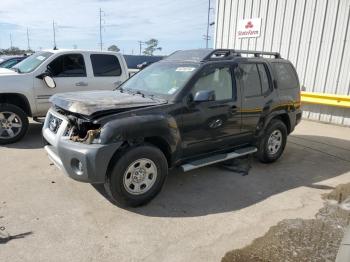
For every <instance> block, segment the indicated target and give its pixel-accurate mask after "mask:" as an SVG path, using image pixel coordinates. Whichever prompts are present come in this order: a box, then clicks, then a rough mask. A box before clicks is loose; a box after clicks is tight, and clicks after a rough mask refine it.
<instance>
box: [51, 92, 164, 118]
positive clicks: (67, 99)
mask: <svg viewBox="0 0 350 262" xmlns="http://www.w3.org/2000/svg"><path fill="white" fill-rule="evenodd" d="M50 102H52V103H53V104H54V105H56V106H58V107H60V108H62V109H64V110H67V111H70V112H73V113H78V114H82V115H87V116H90V115H92V114H94V113H97V112H102V111H107V110H118V109H131V108H137V107H146V106H153V105H159V104H164V103H166V100H160V99H152V98H150V97H147V96H145V97H143V96H142V95H138V94H130V93H126V92H120V91H84V92H70V93H61V94H56V95H53V96H52V97H51V98H50Z"/></svg>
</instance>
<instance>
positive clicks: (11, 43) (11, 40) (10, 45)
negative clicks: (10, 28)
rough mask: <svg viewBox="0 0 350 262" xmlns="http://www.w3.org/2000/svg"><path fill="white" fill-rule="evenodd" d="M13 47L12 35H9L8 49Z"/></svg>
mask: <svg viewBox="0 0 350 262" xmlns="http://www.w3.org/2000/svg"><path fill="white" fill-rule="evenodd" d="M12 47H13V45H12V34H10V49H12Z"/></svg>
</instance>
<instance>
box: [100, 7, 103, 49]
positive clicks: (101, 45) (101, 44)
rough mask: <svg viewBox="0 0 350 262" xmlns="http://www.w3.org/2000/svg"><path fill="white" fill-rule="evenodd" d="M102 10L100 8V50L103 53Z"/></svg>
mask: <svg viewBox="0 0 350 262" xmlns="http://www.w3.org/2000/svg"><path fill="white" fill-rule="evenodd" d="M102 13H103V11H102V9H101V8H100V49H101V51H102V47H103V42H102Z"/></svg>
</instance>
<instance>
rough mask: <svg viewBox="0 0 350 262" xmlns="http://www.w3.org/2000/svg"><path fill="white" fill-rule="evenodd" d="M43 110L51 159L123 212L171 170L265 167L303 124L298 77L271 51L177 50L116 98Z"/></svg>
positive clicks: (62, 100) (62, 98) (110, 94)
mask: <svg viewBox="0 0 350 262" xmlns="http://www.w3.org/2000/svg"><path fill="white" fill-rule="evenodd" d="M267 57H268V58H267ZM51 102H52V103H53V106H52V108H51V109H50V111H49V112H48V114H47V116H46V120H45V124H44V127H43V135H44V138H45V140H46V142H47V145H46V146H45V149H46V151H47V153H48V156H49V158H50V159H51V160H52V161H53V162H54V163H55V164H56V165H57V166H58V167H59V168H60V169H62V170H63V171H64V172H65V173H66V174H68V176H70V177H71V178H73V179H75V180H78V181H83V182H89V183H104V185H105V188H106V191H107V193H108V194H109V196H110V197H111V198H112V199H113V200H114V201H115V202H116V203H117V204H121V205H127V206H138V205H142V204H145V203H146V202H148V201H150V200H151V199H152V198H154V197H155V196H156V195H157V193H158V192H159V191H160V190H161V188H162V185H163V184H164V181H165V178H166V176H167V174H168V169H169V168H173V167H180V168H182V170H183V171H189V170H192V169H195V168H199V167H202V166H206V165H210V164H213V163H217V162H221V161H225V160H228V159H232V158H236V157H240V156H243V155H246V154H252V153H255V154H256V156H257V158H258V159H259V160H260V161H261V162H264V163H268V162H273V161H275V160H277V159H278V158H279V157H280V156H281V154H282V152H283V150H284V147H285V145H286V141H287V136H288V134H290V133H291V132H292V131H293V130H294V127H295V126H296V125H297V124H298V123H299V121H300V119H301V110H300V88H299V80H298V76H297V73H296V71H295V69H294V67H293V65H292V64H291V63H290V62H289V61H288V60H286V59H282V58H281V57H280V55H279V54H278V53H272V52H256V51H242V50H223V49H220V50H212V49H198V50H187V51H177V52H175V53H173V54H172V55H170V56H168V57H167V58H166V59H164V60H162V61H160V62H157V63H154V64H152V65H150V66H149V67H147V68H145V69H144V70H142V71H140V72H139V73H137V74H135V75H134V76H133V77H131V78H130V79H129V80H127V81H126V82H124V83H123V84H122V85H121V86H120V87H119V88H118V89H116V90H115V91H90V92H80V93H64V94H56V95H54V96H53V97H52V98H51Z"/></svg>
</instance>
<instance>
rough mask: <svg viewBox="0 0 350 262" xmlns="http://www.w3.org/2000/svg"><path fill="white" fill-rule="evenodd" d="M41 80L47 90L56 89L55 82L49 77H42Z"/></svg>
mask: <svg viewBox="0 0 350 262" xmlns="http://www.w3.org/2000/svg"><path fill="white" fill-rule="evenodd" d="M43 80H44V82H45V84H46V85H47V87H48V88H52V89H53V88H55V87H56V83H55V80H53V78H52V77H51V76H48V75H46V76H44V78H43Z"/></svg>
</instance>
